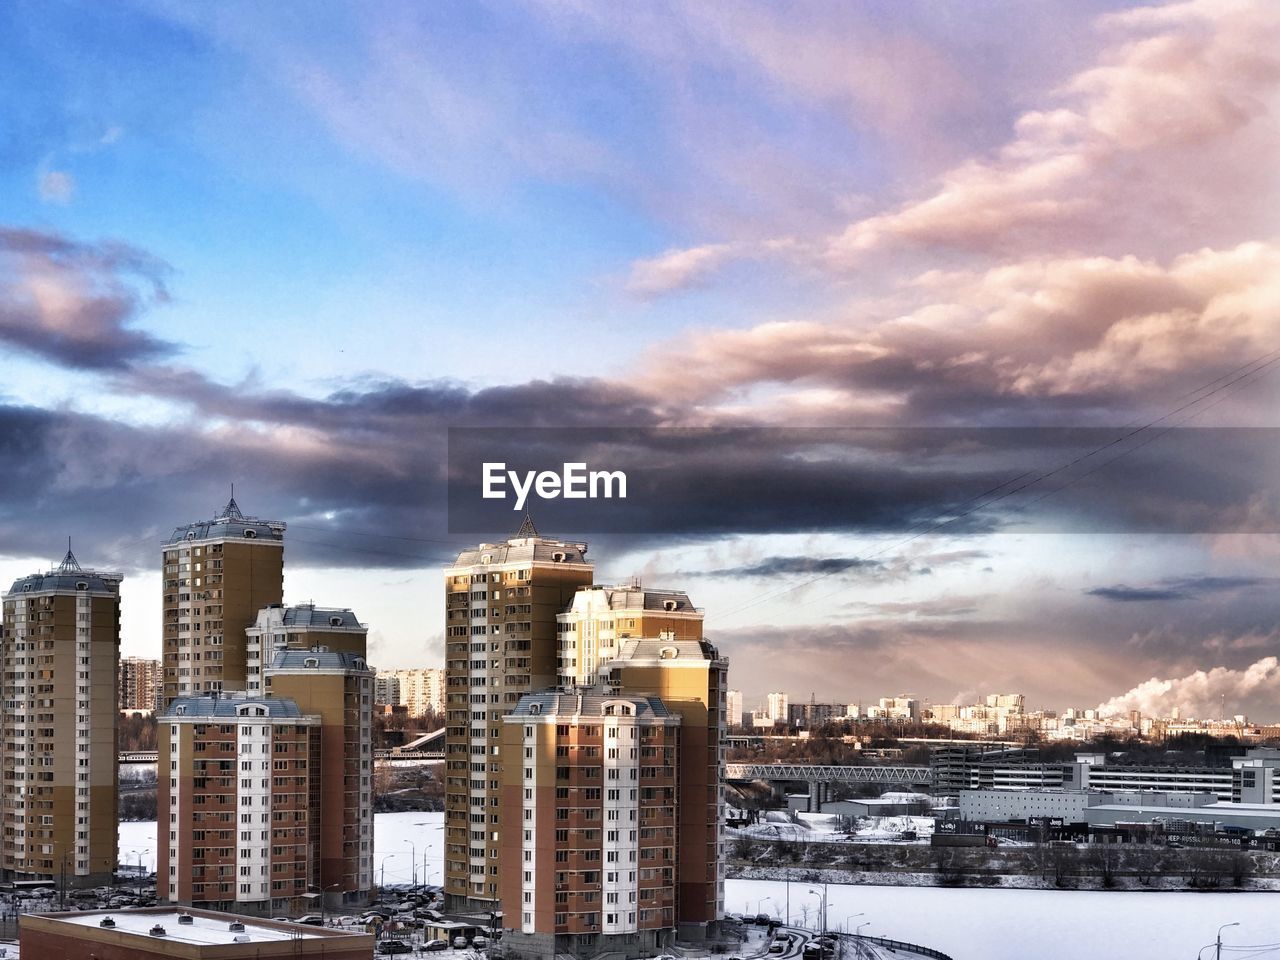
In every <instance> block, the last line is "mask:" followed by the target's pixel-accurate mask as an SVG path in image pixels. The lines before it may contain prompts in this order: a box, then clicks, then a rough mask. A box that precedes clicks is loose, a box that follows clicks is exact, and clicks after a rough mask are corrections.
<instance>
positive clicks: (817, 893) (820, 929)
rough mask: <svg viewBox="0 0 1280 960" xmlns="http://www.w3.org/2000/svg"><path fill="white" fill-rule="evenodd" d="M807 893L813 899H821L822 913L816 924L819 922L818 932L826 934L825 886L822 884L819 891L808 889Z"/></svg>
mask: <svg viewBox="0 0 1280 960" xmlns="http://www.w3.org/2000/svg"><path fill="white" fill-rule="evenodd" d="M809 892H810V893H812V894H813V895H814V896H815V897H821V898H822V913H821V915H820V916H819V918H818V922H819V927H818V932H819V933H826V932H827V885H826V884H825V883H824V884H823V885H822V890H821V891H818V890H814V889H813V887H810V888H809Z"/></svg>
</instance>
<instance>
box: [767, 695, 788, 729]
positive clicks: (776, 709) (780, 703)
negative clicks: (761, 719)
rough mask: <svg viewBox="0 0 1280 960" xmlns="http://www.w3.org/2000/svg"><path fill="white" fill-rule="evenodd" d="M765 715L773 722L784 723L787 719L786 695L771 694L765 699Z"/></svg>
mask: <svg viewBox="0 0 1280 960" xmlns="http://www.w3.org/2000/svg"><path fill="white" fill-rule="evenodd" d="M765 715H766V716H767V717H768V718H769V719H770V720H773V721H775V722H781V723H786V722H787V720H788V719H789V715H788V711H787V695H786V694H785V693H771V694H769V696H768V697H767V698H766V699H765Z"/></svg>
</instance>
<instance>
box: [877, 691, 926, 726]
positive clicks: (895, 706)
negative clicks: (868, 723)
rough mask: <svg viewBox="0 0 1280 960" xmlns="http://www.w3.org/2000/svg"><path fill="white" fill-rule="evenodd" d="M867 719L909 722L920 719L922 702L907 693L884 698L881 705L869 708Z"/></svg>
mask: <svg viewBox="0 0 1280 960" xmlns="http://www.w3.org/2000/svg"><path fill="white" fill-rule="evenodd" d="M867 717H868V718H870V719H872V720H909V721H911V722H913V723H914V722H915V721H917V720H919V719H920V701H919V700H917V699H916V698H915V697H909V696H907V695H906V694H905V693H904V694H901V695H899V696H896V697H882V698H881V699H880V703H879V704H878V705H877V706H874V707H868V708H867Z"/></svg>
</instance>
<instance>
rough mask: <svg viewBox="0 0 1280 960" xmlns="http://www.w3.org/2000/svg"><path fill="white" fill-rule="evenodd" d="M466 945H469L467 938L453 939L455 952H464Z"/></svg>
mask: <svg viewBox="0 0 1280 960" xmlns="http://www.w3.org/2000/svg"><path fill="white" fill-rule="evenodd" d="M466 945H467V938H466V937H454V938H453V948H454V949H455V950H462V949H464V948H465V947H466Z"/></svg>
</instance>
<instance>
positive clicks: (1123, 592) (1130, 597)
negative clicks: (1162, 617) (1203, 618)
mask: <svg viewBox="0 0 1280 960" xmlns="http://www.w3.org/2000/svg"><path fill="white" fill-rule="evenodd" d="M1276 582H1277V581H1276V579H1275V578H1272V577H1170V578H1166V579H1164V580H1162V581H1160V584H1159V585H1158V586H1151V587H1130V586H1126V585H1124V584H1117V585H1116V586H1113V587H1094V588H1092V589H1090V590H1086V591H1084V593H1085V595H1086V596H1090V597H1100V598H1102V599H1103V600H1115V601H1118V602H1120V603H1143V602H1148V601H1160V600H1191V599H1193V598H1195V597H1203V596H1211V595H1214V594H1219V593H1230V594H1235V593H1238V592H1239V591H1241V590H1243V589H1247V588H1250V587H1260V586H1268V587H1269V586H1273V585H1274V584H1275V583H1276Z"/></svg>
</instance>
